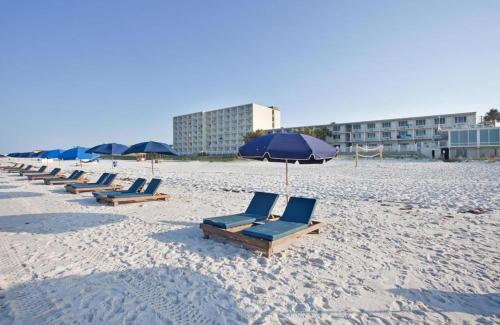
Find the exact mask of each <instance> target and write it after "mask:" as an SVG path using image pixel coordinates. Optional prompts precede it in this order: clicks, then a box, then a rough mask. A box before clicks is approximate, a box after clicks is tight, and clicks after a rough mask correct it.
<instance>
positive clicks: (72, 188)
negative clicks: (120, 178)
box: [1, 165, 168, 206]
mask: <svg viewBox="0 0 500 325" xmlns="http://www.w3.org/2000/svg"><path fill="white" fill-rule="evenodd" d="M31 168H33V166H27V167H24V165H18V166H12V167H11V166H3V167H1V169H3V170H6V171H11V170H15V172H17V173H19V175H22V176H26V177H27V179H28V180H41V181H43V182H44V184H46V185H64V188H65V190H66V192H68V193H72V194H80V193H85V192H92V194H93V196H94V197H95V198H96V201H97V202H100V203H104V204H108V205H112V206H116V205H118V204H121V203H133V202H148V201H159V200H163V201H165V200H166V199H167V197H168V195H167V194H165V193H158V189H159V188H160V185H161V179H157V178H153V179H152V180H151V182H149V184H148V186H147V187H146V189H145V190H143V189H144V186H145V185H146V180H145V179H144V178H138V179H137V180H136V181H135V182H134V183H133V184H132V186H130V188H129V189H127V190H123V186H122V185H118V184H114V181H115V179H116V176H117V174H110V173H103V174H102V175H101V176H100V177H99V178H98V179H97V181H95V182H94V183H89V179H88V178H86V177H85V176H84V175H85V172H84V171H82V170H75V171H73V173H71V174H70V175H69V176H65V175H63V174H62V172H61V169H60V168H54V169H52V171H50V172H46V169H47V166H42V167H40V168H39V169H38V170H32V169H31Z"/></svg>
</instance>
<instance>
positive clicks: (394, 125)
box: [268, 112, 476, 158]
mask: <svg viewBox="0 0 500 325" xmlns="http://www.w3.org/2000/svg"><path fill="white" fill-rule="evenodd" d="M475 125H476V113H475V112H467V113H456V114H442V115H429V116H418V117H404V118H396V119H385V120H372V121H361V122H348V123H331V124H323V125H311V126H301V127H290V128H275V129H272V130H268V133H277V132H301V130H303V129H306V128H308V129H311V128H326V129H328V130H329V131H330V132H331V136H328V137H327V138H326V139H325V140H326V141H327V142H328V143H330V144H331V145H333V146H336V147H338V148H339V149H340V152H344V153H345V152H353V151H354V148H355V146H356V144H358V145H361V146H363V147H365V146H366V147H378V146H379V145H383V146H384V151H385V152H418V153H421V154H423V155H426V156H428V157H432V156H433V151H434V156H435V155H436V153H438V154H439V153H440V148H441V147H443V146H446V145H447V135H448V134H447V130H450V129H470V128H474V127H475ZM436 158H438V157H436Z"/></svg>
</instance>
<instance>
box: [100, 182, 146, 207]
mask: <svg viewBox="0 0 500 325" xmlns="http://www.w3.org/2000/svg"><path fill="white" fill-rule="evenodd" d="M144 185H146V180H145V179H144V178H138V179H136V180H135V182H134V183H133V184H132V185H131V186H130V187H129V189H128V190H123V191H98V192H92V195H93V196H94V197H95V198H96V199H97V201H99V198H103V197H107V196H108V195H112V194H117V193H118V194H120V193H141V191H142V189H143V187H144Z"/></svg>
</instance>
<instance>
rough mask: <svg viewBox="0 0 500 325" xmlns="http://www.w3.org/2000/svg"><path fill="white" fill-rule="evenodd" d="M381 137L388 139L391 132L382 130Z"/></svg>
mask: <svg viewBox="0 0 500 325" xmlns="http://www.w3.org/2000/svg"><path fill="white" fill-rule="evenodd" d="M382 137H384V138H386V139H390V138H391V132H383V133H382Z"/></svg>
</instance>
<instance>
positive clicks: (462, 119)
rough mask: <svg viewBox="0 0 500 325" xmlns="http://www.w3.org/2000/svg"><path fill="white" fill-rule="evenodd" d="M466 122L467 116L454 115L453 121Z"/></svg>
mask: <svg viewBox="0 0 500 325" xmlns="http://www.w3.org/2000/svg"><path fill="white" fill-rule="evenodd" d="M465 122H467V116H455V123H465Z"/></svg>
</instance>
